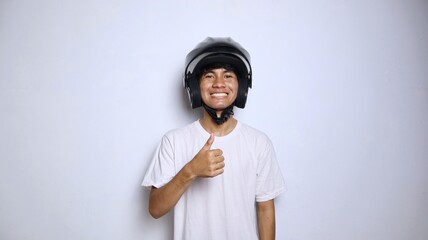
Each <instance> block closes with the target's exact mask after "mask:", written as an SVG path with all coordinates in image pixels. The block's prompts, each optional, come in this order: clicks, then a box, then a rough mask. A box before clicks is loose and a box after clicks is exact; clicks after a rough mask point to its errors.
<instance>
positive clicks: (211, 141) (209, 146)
mask: <svg viewBox="0 0 428 240" xmlns="http://www.w3.org/2000/svg"><path fill="white" fill-rule="evenodd" d="M213 143H214V133H211V135H210V138H208V140H207V142H206V143H205V146H204V148H205V149H206V150H210V149H211V146H212V145H213Z"/></svg>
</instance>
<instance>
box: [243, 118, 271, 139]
mask: <svg viewBox="0 0 428 240" xmlns="http://www.w3.org/2000/svg"><path fill="white" fill-rule="evenodd" d="M240 124H241V133H242V134H243V135H244V136H245V137H246V138H247V139H249V140H253V141H255V142H256V143H258V144H271V140H270V138H269V136H268V135H267V134H266V133H265V132H263V131H261V130H259V129H257V128H254V127H252V126H250V125H248V124H246V123H243V122H241V123H240Z"/></svg>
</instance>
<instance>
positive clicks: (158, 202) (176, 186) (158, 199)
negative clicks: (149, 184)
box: [149, 166, 195, 218]
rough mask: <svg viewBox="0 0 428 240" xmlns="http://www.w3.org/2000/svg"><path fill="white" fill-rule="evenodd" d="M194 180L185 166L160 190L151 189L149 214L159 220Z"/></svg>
mask: <svg viewBox="0 0 428 240" xmlns="http://www.w3.org/2000/svg"><path fill="white" fill-rule="evenodd" d="M194 179H195V177H194V176H193V175H192V174H191V173H190V172H189V170H188V167H187V166H185V167H183V168H182V169H181V170H180V171H179V172H178V173H177V175H176V176H175V177H174V178H173V179H172V180H171V181H169V182H168V183H167V184H166V185H164V186H162V187H161V188H154V187H153V188H152V190H151V192H150V199H149V212H150V214H151V215H152V217H154V218H160V217H162V216H163V215H165V214H166V213H168V212H169V211H170V210H171V209H172V208H174V206H175V205H176V204H177V202H178V200H180V198H181V196H182V195H183V193H184V192H185V191H186V189H187V188H188V187H189V186H190V185H191V183H192V182H193V180H194Z"/></svg>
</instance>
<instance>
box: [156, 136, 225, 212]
mask: <svg viewBox="0 0 428 240" xmlns="http://www.w3.org/2000/svg"><path fill="white" fill-rule="evenodd" d="M213 142H214V135H213V134H211V136H210V138H209V139H208V141H207V142H206V144H205V145H204V146H203V147H202V149H201V150H200V151H199V152H198V154H196V156H195V157H194V158H193V159H192V160H191V161H190V162H189V163H188V164H186V165H185V166H184V167H183V168H182V169H181V170H180V171H179V172H178V173H177V174H176V175H175V177H174V178H173V179H172V180H171V181H169V182H168V183H167V184H165V185H164V186H162V187H161V188H155V187H152V189H151V191H150V198H149V212H150V214H151V215H152V217H154V218H160V217H162V216H163V215H165V214H166V213H168V212H169V211H170V210H171V209H172V208H174V206H175V205H176V204H177V202H178V200H180V198H181V196H182V195H183V193H184V192H185V191H186V190H187V189H188V188H189V186H190V185H191V184H192V182H193V181H194V180H195V179H196V178H198V177H215V176H217V175H219V174H222V173H223V168H224V157H223V152H222V151H221V150H220V149H214V150H211V145H212V144H213Z"/></svg>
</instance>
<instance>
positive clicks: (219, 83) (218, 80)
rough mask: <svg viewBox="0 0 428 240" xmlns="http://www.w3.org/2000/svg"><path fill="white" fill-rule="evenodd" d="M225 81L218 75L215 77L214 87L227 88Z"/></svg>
mask: <svg viewBox="0 0 428 240" xmlns="http://www.w3.org/2000/svg"><path fill="white" fill-rule="evenodd" d="M225 86H226V85H225V79H224V77H223V76H221V75H218V76H216V77H215V79H214V81H213V87H215V88H222V87H225Z"/></svg>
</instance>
